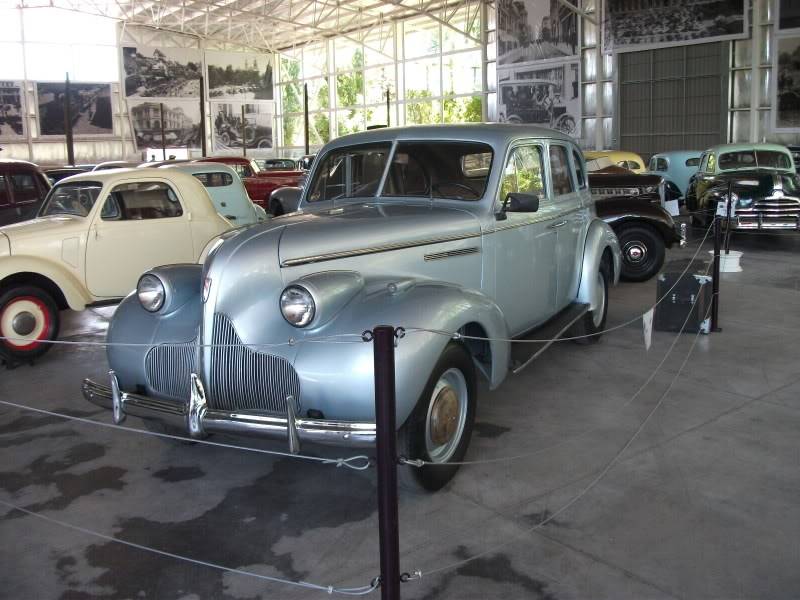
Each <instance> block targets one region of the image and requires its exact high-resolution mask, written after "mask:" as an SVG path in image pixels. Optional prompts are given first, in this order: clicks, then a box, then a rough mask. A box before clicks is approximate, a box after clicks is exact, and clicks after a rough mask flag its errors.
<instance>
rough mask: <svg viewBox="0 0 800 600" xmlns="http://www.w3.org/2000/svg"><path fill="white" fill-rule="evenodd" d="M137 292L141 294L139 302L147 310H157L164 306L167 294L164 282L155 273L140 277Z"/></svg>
mask: <svg viewBox="0 0 800 600" xmlns="http://www.w3.org/2000/svg"><path fill="white" fill-rule="evenodd" d="M136 294H137V295H138V296H139V302H140V303H141V305H142V308H144V309H145V310H146V311H149V312H157V311H159V310H161V307H162V306H164V300H165V298H166V296H167V294H166V291H165V290H164V284H163V283H161V280H160V279H159V278H158V277H156V276H155V275H150V274H149V273H148V274H146V275H142V276H141V278H139V285H137V286H136Z"/></svg>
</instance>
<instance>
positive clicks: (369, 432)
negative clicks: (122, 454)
mask: <svg viewBox="0 0 800 600" xmlns="http://www.w3.org/2000/svg"><path fill="white" fill-rule="evenodd" d="M109 377H110V380H111V381H110V386H106V385H103V384H100V383H97V382H95V381H92V380H91V379H84V381H83V385H82V390H83V396H84V397H85V398H86V399H87V400H88V401H89V402H91V403H92V404H96V405H97V406H100V407H102V408H107V409H111V411H112V414H113V418H114V423H117V424H120V423H122V422H123V421H124V420H125V417H126V416H127V415H133V416H136V417H142V418H145V419H156V420H159V421H161V422H163V423H166V424H168V425H172V426H174V427H177V428H179V429H181V430H184V431H186V432H187V433H188V434H189V435H190V436H191V437H193V438H200V437H204V436H205V435H206V434H208V433H228V434H234V435H247V436H253V437H261V438H272V439H276V438H277V439H281V438H282V439H285V440H287V443H288V445H289V451H290V452H293V453H297V452H299V451H300V443H301V442H316V443H320V444H329V445H336V446H351V447H362V446H372V445H373V444H374V443H375V437H376V433H375V423H368V422H359V421H326V420H320V419H305V418H301V417H298V416H297V415H296V414H295V410H294V406H295V404H294V399H293V398H292V397H289V398H287V402H286V406H287V410H286V417H279V416H275V415H270V414H264V413H260V412H255V411H238V412H237V411H219V410H212V409H209V408H208V403H207V401H206V394H205V390H204V389H203V383H202V382H201V381H200V378H199V377H198V376H197V375H195V374H194V373H192V374H191V395H190V398H189V401H188V402H180V401H177V400H167V399H161V398H151V397H149V396H145V395H142V394H133V393H130V392H123V391H121V390H120V387H119V382H118V381H117V377H116V375H115V374H114V371H110V372H109Z"/></svg>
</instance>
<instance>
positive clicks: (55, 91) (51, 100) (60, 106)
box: [36, 81, 114, 135]
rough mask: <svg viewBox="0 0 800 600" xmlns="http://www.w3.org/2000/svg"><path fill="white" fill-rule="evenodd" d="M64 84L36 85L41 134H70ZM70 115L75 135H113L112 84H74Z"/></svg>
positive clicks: (60, 82) (41, 83) (72, 85)
mask: <svg viewBox="0 0 800 600" xmlns="http://www.w3.org/2000/svg"><path fill="white" fill-rule="evenodd" d="M65 94H66V89H65V83H64V82H63V81H59V82H53V83H43V82H39V83H37V84H36V102H37V104H38V109H39V133H40V134H41V135H66V132H65V130H64V125H65V119H64V110H65V107H66V104H65V102H64V96H65ZM70 116H71V118H72V134H73V135H112V134H113V133H114V119H113V111H112V110H111V86H110V85H109V84H108V83H80V82H70Z"/></svg>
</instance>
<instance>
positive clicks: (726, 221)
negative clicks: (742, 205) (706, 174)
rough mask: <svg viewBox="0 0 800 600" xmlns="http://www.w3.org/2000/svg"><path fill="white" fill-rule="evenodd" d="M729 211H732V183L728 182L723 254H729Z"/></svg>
mask: <svg viewBox="0 0 800 600" xmlns="http://www.w3.org/2000/svg"><path fill="white" fill-rule="evenodd" d="M731 210H733V181H729V182H728V201H727V202H726V204H725V254H730V253H731Z"/></svg>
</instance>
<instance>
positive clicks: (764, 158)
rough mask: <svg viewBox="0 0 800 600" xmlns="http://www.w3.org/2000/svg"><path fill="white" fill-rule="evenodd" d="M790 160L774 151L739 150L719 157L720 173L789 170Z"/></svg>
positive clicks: (785, 154) (783, 154)
mask: <svg viewBox="0 0 800 600" xmlns="http://www.w3.org/2000/svg"><path fill="white" fill-rule="evenodd" d="M791 166H792V164H791V159H790V158H789V155H788V154H787V153H785V152H779V151H775V150H740V151H738V152H726V153H725V154H720V155H719V168H720V169H721V170H722V171H728V170H732V169H747V168H757V167H762V168H768V169H791Z"/></svg>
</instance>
